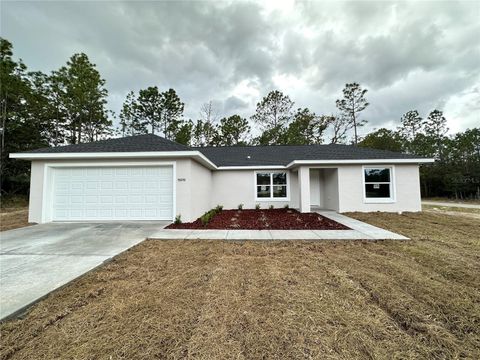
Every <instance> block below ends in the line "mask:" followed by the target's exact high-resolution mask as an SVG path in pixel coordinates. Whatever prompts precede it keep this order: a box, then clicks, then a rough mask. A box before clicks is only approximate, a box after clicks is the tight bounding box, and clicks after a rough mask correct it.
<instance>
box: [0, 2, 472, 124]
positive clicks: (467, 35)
mask: <svg viewBox="0 0 480 360" xmlns="http://www.w3.org/2000/svg"><path fill="white" fill-rule="evenodd" d="M479 15H480V5H479V4H478V3H474V2H446V1H442V2H438V3H432V2H428V3H427V2H425V3H424V2H421V3H410V2H400V3H396V2H388V3H385V2H356V1H354V2H339V3H332V2H326V3H323V2H318V3H317V2H300V3H296V4H294V5H290V3H288V2H270V3H266V4H264V3H260V2H259V3H256V2H246V1H241V2H238V1H235V2H234V1H232V2H200V1H192V2H141V1H131V2H47V1H45V2H3V3H2V13H1V24H2V25H1V29H0V30H1V34H2V36H3V37H6V38H7V39H9V40H10V41H12V42H13V44H14V51H15V54H16V56H18V57H21V58H23V60H24V61H25V63H26V64H27V65H28V67H29V68H30V69H32V70H42V71H45V72H48V71H51V70H53V69H56V68H58V67H60V66H61V65H63V64H64V63H65V62H66V60H67V59H68V58H69V57H70V56H71V55H72V54H73V53H75V52H85V53H87V54H88V56H89V57H90V59H91V61H92V62H94V63H96V64H97V66H98V69H99V71H100V72H101V74H102V76H103V77H104V78H105V79H106V80H107V87H108V89H109V94H110V95H109V106H110V108H112V109H113V110H114V111H118V110H119V109H120V107H121V103H122V101H123V99H124V97H125V95H126V93H127V92H128V91H129V90H135V91H138V90H139V89H141V88H144V87H147V86H151V85H157V86H159V87H160V88H162V89H167V88H170V87H172V88H174V89H175V90H176V91H177V92H178V93H179V95H180V97H181V98H182V100H183V101H184V102H185V103H186V117H189V118H193V119H195V118H197V117H198V113H199V109H200V106H201V104H203V103H205V102H208V101H210V100H212V101H214V103H215V104H216V105H217V107H218V108H219V109H220V110H221V111H223V114H221V115H222V116H223V115H225V116H229V115H232V114H233V113H237V112H238V113H239V114H240V115H242V116H245V117H249V116H250V115H251V114H252V113H253V111H254V109H255V104H256V103H257V102H258V101H259V100H260V98H261V97H262V96H264V95H266V93H267V92H268V91H270V90H272V89H275V88H278V89H280V90H282V91H284V92H285V93H287V94H289V95H290V96H291V98H292V99H293V100H294V101H295V102H296V107H309V108H311V109H312V110H313V111H315V112H317V113H333V112H335V105H334V104H335V99H336V98H338V97H339V96H340V95H341V89H342V87H343V85H344V84H345V83H346V82H352V81H356V82H359V83H361V84H362V85H363V86H364V87H366V88H368V89H369V92H368V98H369V100H370V103H371V106H370V107H369V108H368V109H367V110H366V111H365V113H364V117H365V118H366V119H368V120H369V121H370V123H369V129H370V128H375V127H377V128H378V127H380V126H389V127H394V126H396V124H395V122H396V121H398V119H399V118H400V116H401V115H402V114H403V113H404V112H405V111H407V110H410V109H418V110H419V111H421V112H422V113H423V114H425V115H426V114H427V113H428V111H430V110H431V109H433V108H440V109H443V110H444V111H445V113H446V114H447V116H449V120H450V121H451V126H450V127H451V128H452V129H453V130H455V131H458V130H463V129H465V128H467V127H472V126H475V125H476V126H478V122H479V118H478V115H477V114H478V113H479V111H478V110H479V109H478V108H479V102H480V100H479V97H480V95H479V89H478V83H480V71H479V59H480V45H479V40H478V34H479V33H480V22H479V21H478V18H479ZM365 130H368V129H365Z"/></svg>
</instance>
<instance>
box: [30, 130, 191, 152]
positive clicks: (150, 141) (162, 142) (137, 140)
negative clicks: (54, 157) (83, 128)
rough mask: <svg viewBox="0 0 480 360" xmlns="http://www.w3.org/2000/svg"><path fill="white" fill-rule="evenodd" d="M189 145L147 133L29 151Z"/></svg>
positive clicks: (174, 148)
mask: <svg viewBox="0 0 480 360" xmlns="http://www.w3.org/2000/svg"><path fill="white" fill-rule="evenodd" d="M185 150H187V151H188V150H191V149H190V148H189V147H188V146H185V145H182V144H179V143H176V142H174V141H170V140H167V139H165V138H162V137H160V136H157V135H152V134H146V135H136V136H127V137H124V138H117V139H109V140H100V141H94V142H90V143H84V144H75V145H67V146H57V147H52V148H43V149H37V150H33V151H28V152H29V153H83V152H136V151H185Z"/></svg>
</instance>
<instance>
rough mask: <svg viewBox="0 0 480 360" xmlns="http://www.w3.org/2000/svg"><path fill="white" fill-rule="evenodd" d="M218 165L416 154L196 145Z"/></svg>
mask: <svg viewBox="0 0 480 360" xmlns="http://www.w3.org/2000/svg"><path fill="white" fill-rule="evenodd" d="M196 150H199V151H201V152H202V153H203V154H204V155H205V156H206V157H207V158H209V159H210V160H211V161H212V162H214V163H215V165H217V166H249V165H250V166H257V165H282V166H284V165H287V164H289V163H290V162H292V161H293V160H366V159H368V160H375V159H418V158H419V157H418V156H415V155H409V154H403V153H398V152H393V151H386V150H377V149H369V148H364V147H358V146H353V145H335V144H329V145H277V146H229V147H204V148H196Z"/></svg>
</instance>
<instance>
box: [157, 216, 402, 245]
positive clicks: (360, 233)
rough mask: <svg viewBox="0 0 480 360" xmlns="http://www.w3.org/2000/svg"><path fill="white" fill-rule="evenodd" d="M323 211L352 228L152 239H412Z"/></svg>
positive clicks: (174, 233) (177, 233) (161, 234)
mask: <svg viewBox="0 0 480 360" xmlns="http://www.w3.org/2000/svg"><path fill="white" fill-rule="evenodd" d="M317 212H318V213H319V214H321V215H323V216H325V217H327V218H330V219H332V220H335V221H336V222H338V223H340V224H343V225H345V226H348V227H349V228H350V229H351V230H177V229H171V230H168V229H163V230H159V231H157V232H154V233H152V234H151V235H150V236H149V237H148V238H149V239H152V240H167V239H171V240H176V239H183V240H189V239H191V240H193V239H199V240H408V238H407V237H405V236H403V235H399V234H396V233H393V232H391V231H387V230H384V229H381V228H378V227H376V226H373V225H370V224H367V223H364V222H362V221H358V220H355V219H352V218H349V217H347V216H345V215H342V214H338V213H336V212H334V211H328V210H318V211H317Z"/></svg>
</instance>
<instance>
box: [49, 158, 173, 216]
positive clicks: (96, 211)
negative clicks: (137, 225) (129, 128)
mask: <svg viewBox="0 0 480 360" xmlns="http://www.w3.org/2000/svg"><path fill="white" fill-rule="evenodd" d="M47 173H48V176H46V182H47V183H46V184H45V185H46V186H47V187H51V188H50V191H48V192H47V194H51V195H50V196H49V198H45V199H44V201H45V204H44V205H45V207H46V208H44V210H45V213H46V214H47V216H48V218H49V219H48V220H50V221H105V220H110V221H111V220H172V218H173V212H174V182H173V176H174V170H173V165H168V166H71V167H69V166H58V167H49V168H48V172H47Z"/></svg>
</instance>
